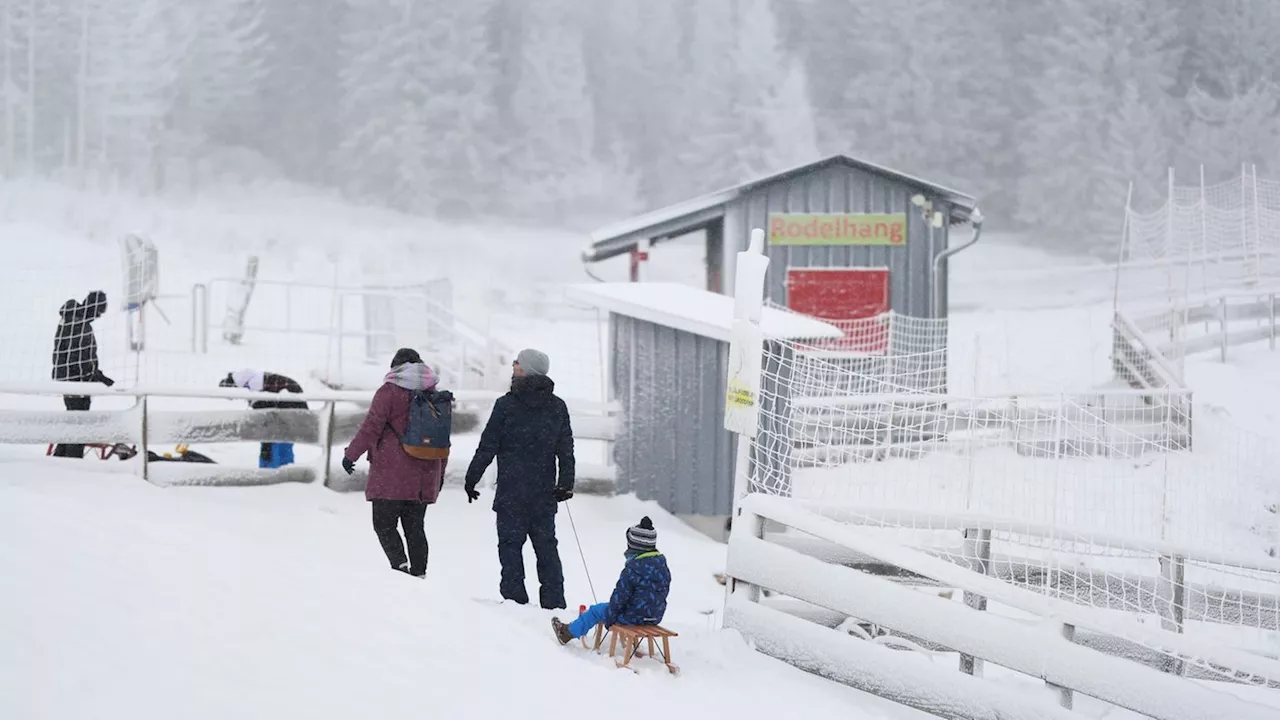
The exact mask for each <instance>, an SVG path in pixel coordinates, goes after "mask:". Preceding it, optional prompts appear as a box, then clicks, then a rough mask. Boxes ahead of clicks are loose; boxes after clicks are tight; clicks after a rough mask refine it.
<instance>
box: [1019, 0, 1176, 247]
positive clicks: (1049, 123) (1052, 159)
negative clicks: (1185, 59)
mask: <svg viewBox="0 0 1280 720" xmlns="http://www.w3.org/2000/svg"><path fill="white" fill-rule="evenodd" d="M1176 34H1177V14H1176V10H1175V9H1174V8H1172V7H1171V6H1170V5H1169V3H1168V2H1167V0H1070V1H1068V2H1062V3H1059V4H1057V5H1055V6H1054V8H1053V13H1052V16H1051V18H1050V22H1049V23H1048V24H1047V25H1046V26H1043V27H1042V28H1041V29H1040V32H1039V33H1037V34H1036V41H1037V42H1038V43H1039V46H1040V52H1041V53H1042V54H1043V56H1044V63H1045V67H1046V68H1047V72H1046V74H1045V76H1044V78H1043V79H1042V80H1041V82H1040V83H1039V85H1038V86H1037V87H1036V89H1035V93H1034V95H1035V99H1036V109H1035V111H1034V112H1033V113H1032V114H1031V116H1030V117H1028V118H1027V119H1026V122H1027V125H1028V127H1029V128H1030V131H1029V132H1028V134H1027V137H1026V140H1025V142H1024V144H1023V145H1022V148H1021V150H1022V155H1023V161H1024V164H1025V167H1026V172H1027V175H1028V177H1027V178H1026V179H1025V181H1024V182H1023V183H1022V184H1021V187H1020V189H1019V217H1020V219H1021V220H1023V221H1024V222H1026V223H1028V224H1030V225H1034V226H1035V227H1036V228H1037V229H1038V230H1039V231H1041V232H1043V233H1044V235H1045V236H1047V237H1054V238H1062V239H1065V240H1068V241H1080V242H1084V241H1086V240H1087V239H1088V238H1091V237H1096V238H1105V240H1104V241H1105V242H1106V243H1108V244H1109V243H1110V242H1111V240H1112V239H1113V236H1114V234H1115V228H1117V227H1118V226H1119V222H1120V220H1121V218H1120V216H1119V214H1118V210H1117V214H1115V215H1114V217H1112V216H1110V215H1109V214H1108V212H1107V209H1108V208H1119V207H1121V206H1123V203H1124V200H1123V197H1120V198H1119V199H1118V200H1117V199H1116V197H1115V193H1116V187H1115V186H1116V183H1115V182H1114V181H1107V180H1104V178H1106V177H1107V176H1108V175H1110V174H1114V173H1115V172H1117V171H1119V172H1123V171H1124V170H1125V169H1124V168H1120V169H1119V170H1117V169H1116V168H1117V164H1116V156H1117V154H1118V153H1120V151H1121V148H1118V147H1116V146H1115V145H1113V142H1116V141H1117V140H1124V141H1127V139H1128V138H1129V137H1131V136H1132V134H1133V131H1132V130H1130V129H1126V130H1125V131H1124V132H1117V133H1114V134H1113V133H1111V132H1110V130H1109V128H1110V126H1111V124H1112V123H1113V122H1118V121H1117V119H1118V118H1121V117H1122V116H1123V115H1124V113H1125V110H1126V108H1125V103H1124V102H1122V101H1123V100H1124V99H1125V98H1126V97H1129V98H1132V94H1130V93H1128V91H1126V90H1125V85H1124V84H1122V83H1131V84H1133V85H1134V86H1135V88H1136V92H1137V93H1138V98H1139V100H1138V102H1141V103H1146V104H1148V105H1149V106H1150V107H1151V108H1152V112H1153V114H1154V115H1155V116H1156V117H1157V118H1158V117H1159V116H1160V114H1161V113H1163V112H1164V110H1163V107H1164V106H1163V105H1162V104H1161V100H1162V99H1164V98H1167V96H1168V95H1167V91H1168V89H1169V88H1170V87H1171V86H1172V84H1173V82H1174V80H1175V79H1176V74H1177V68H1178V63H1179V54H1178V50H1177V48H1176V47H1173V46H1172V41H1173V39H1174V38H1175V37H1176ZM1132 117H1133V113H1129V119H1130V120H1131V119H1132ZM1118 124H1123V123H1118ZM1162 128H1163V125H1156V126H1154V127H1152V128H1151V129H1150V133H1151V134H1153V135H1154V136H1156V137H1157V138H1159V140H1160V143H1161V144H1162V146H1163V147H1165V148H1167V147H1168V145H1167V143H1168V140H1167V138H1165V137H1161V134H1162V132H1163V130H1162ZM1140 164H1141V165H1145V164H1146V163H1145V162H1144V163H1140ZM1138 169H1140V168H1138V167H1135V168H1133V170H1138ZM1082 219H1084V220H1086V221H1089V222H1087V223H1086V224H1085V226H1084V227H1082V224H1081V220H1082Z"/></svg>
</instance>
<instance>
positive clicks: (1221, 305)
mask: <svg viewBox="0 0 1280 720" xmlns="http://www.w3.org/2000/svg"><path fill="white" fill-rule="evenodd" d="M1218 327H1220V328H1222V342H1221V355H1222V362H1226V361H1227V340H1228V335H1227V297H1226V296H1225V295H1223V296H1222V297H1220V298H1218Z"/></svg>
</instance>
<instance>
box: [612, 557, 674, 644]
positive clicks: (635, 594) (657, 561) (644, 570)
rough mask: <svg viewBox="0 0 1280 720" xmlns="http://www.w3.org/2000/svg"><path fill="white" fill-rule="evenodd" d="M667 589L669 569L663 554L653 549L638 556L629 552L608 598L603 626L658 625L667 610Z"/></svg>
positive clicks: (668, 586)
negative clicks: (607, 609) (607, 608)
mask: <svg viewBox="0 0 1280 720" xmlns="http://www.w3.org/2000/svg"><path fill="white" fill-rule="evenodd" d="M670 590H671V570H670V569H668V568H667V559H666V558H665V557H663V556H662V553H660V552H658V551H656V550H655V551H652V552H646V553H640V554H639V555H632V554H631V553H628V558H627V564H626V565H625V566H624V567H623V568H622V574H621V575H620V576H618V584H617V586H615V587H614V588H613V596H612V597H610V598H609V611H608V612H607V613H605V616H604V626H605V627H612V626H614V625H657V624H658V623H660V622H662V616H663V614H664V613H666V611H667V592H668V591H670Z"/></svg>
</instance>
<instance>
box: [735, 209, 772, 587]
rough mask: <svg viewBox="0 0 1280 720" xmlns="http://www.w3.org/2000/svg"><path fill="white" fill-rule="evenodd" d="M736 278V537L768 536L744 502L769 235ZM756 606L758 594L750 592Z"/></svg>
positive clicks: (754, 234)
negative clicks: (745, 512) (745, 511)
mask: <svg viewBox="0 0 1280 720" xmlns="http://www.w3.org/2000/svg"><path fill="white" fill-rule="evenodd" d="M737 260H738V264H737V269H736V272H735V275H734V285H733V289H734V293H733V326H732V329H731V330H730V333H729V367H728V377H727V382H726V383H725V406H724V427H725V429H726V430H728V431H730V432H732V433H734V434H736V435H737V440H738V452H737V464H736V466H735V467H734V475H733V511H732V515H731V516H730V518H731V519H732V521H733V526H732V529H731V530H730V532H731V533H738V532H745V533H749V534H751V535H753V536H755V537H762V536H763V534H764V526H763V521H762V520H761V519H760V518H759V517H758V516H755V515H752V516H751V517H743V516H742V514H741V513H742V509H741V506H742V499H743V498H745V497H746V496H747V493H749V492H750V490H751V454H750V453H751V443H752V441H753V440H754V439H755V437H756V434H757V433H758V431H759V427H760V375H761V370H762V367H763V363H764V331H763V330H761V329H760V317H761V314H762V313H763V312H764V281H765V274H766V273H767V272H768V270H769V257H768V256H767V255H765V254H764V230H761V229H760V228H756V229H754V230H752V231H751V244H750V245H749V246H748V247H747V249H746V250H745V251H743V252H740V253H738V258H737ZM746 589H747V590H748V592H750V593H751V598H752V599H753V600H755V599H757V597H756V596H757V594H758V593H757V591H756V590H755V589H754V588H746ZM735 592H738V581H737V580H735V579H734V578H728V579H727V581H726V582H725V601H726V603H727V602H728V599H729V596H730V595H731V594H733V593H735Z"/></svg>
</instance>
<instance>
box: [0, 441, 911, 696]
mask: <svg viewBox="0 0 1280 720" xmlns="http://www.w3.org/2000/svg"><path fill="white" fill-rule="evenodd" d="M0 498H2V501H0V578H2V579H0V588H3V591H2V592H0V637H2V638H4V642H2V643H0V716H3V717H6V718H14V719H15V720H17V719H19V718H21V719H23V720H37V719H39V718H68V719H69V718H84V717H103V718H107V717H110V718H117V717H121V718H122V717H129V718H138V719H139V720H142V719H144V718H174V717H182V718H219V719H221V718H229V717H236V718H270V719H272V720H276V719H278V718H284V717H313V718H343V719H346V718H351V717H390V716H403V715H408V714H415V715H423V716H428V717H439V718H464V717H517V716H518V717H530V718H579V717H580V718H598V717H600V716H601V714H602V713H605V714H607V713H608V712H611V711H612V710H611V709H614V708H619V707H631V708H642V707H643V708H654V709H659V708H660V709H661V712H662V713H663V715H664V716H665V717H672V718H705V717H707V716H708V715H709V714H713V713H717V712H723V713H728V714H732V715H740V716H744V717H747V716H749V717H785V716H788V715H790V714H792V713H793V712H794V709H795V706H796V702H797V699H802V700H803V703H804V706H805V709H806V712H807V713H809V714H811V715H812V716H814V717H835V716H837V715H838V716H842V717H850V718H907V717H914V716H916V715H915V714H912V713H908V712H906V711H904V710H902V709H901V708H899V707H897V706H894V705H892V704H889V703H886V702H884V701H880V700H878V699H876V698H873V697H870V696H866V695H863V694H861V693H858V692H856V691H854V690H851V689H849V688H846V687H843V686H840V685H837V684H834V683H830V682H826V681H824V680H820V679H818V678H816V677H812V676H809V675H806V674H805V673H802V672H800V671H798V670H793V669H791V668H789V667H787V666H785V665H782V664H780V663H777V662H775V661H772V660H770V659H768V658H766V657H764V656H762V655H758V654H756V653H754V652H753V651H752V650H751V649H750V648H749V647H748V646H747V645H746V644H745V643H744V642H743V641H742V640H741V639H740V638H738V637H736V636H735V635H734V634H733V633H720V632H713V631H712V630H711V628H712V627H713V626H714V624H715V623H716V618H714V617H712V616H711V615H710V614H708V613H712V612H718V611H719V609H720V606H721V604H722V601H723V592H724V590H723V588H722V587H721V586H720V585H718V584H717V583H716V582H715V580H714V578H713V577H712V575H713V573H715V572H719V571H720V570H722V569H723V567H724V547H723V546H722V545H719V544H717V543H714V542H712V541H710V540H708V539H706V538H705V537H703V536H702V535H700V534H698V533H697V532H695V531H693V530H691V529H689V528H687V527H685V526H684V525H683V524H682V523H680V522H679V521H677V520H674V519H673V518H671V517H669V516H667V515H665V514H664V513H663V512H662V511H661V510H660V509H659V508H657V507H656V506H654V505H652V504H648V503H641V502H638V501H635V500H632V499H627V498H619V499H613V500H602V499H596V498H589V497H584V498H580V499H575V500H574V501H573V503H572V506H571V507H572V510H573V511H574V518H573V519H574V521H575V523H576V527H577V530H578V532H579V533H580V536H579V537H580V538H581V541H582V548H583V552H584V553H585V556H586V561H587V566H588V567H590V568H591V572H592V580H593V582H594V585H595V590H596V593H598V594H599V595H600V596H604V594H606V593H608V592H609V591H610V589H611V588H612V583H613V581H614V580H615V579H616V577H617V572H618V570H619V569H620V568H621V562H622V551H623V550H624V549H625V541H624V539H623V533H624V531H625V529H626V528H627V527H628V526H629V525H632V524H634V523H636V522H637V521H639V519H640V517H641V516H643V515H645V514H648V515H650V516H652V517H653V518H654V521H655V524H656V527H657V528H658V532H659V547H660V548H661V549H662V550H663V551H664V552H665V553H666V555H667V557H668V558H669V561H670V563H671V567H672V573H673V576H674V583H673V588H672V594H671V610H670V612H669V613H668V615H667V619H666V622H667V624H668V625H670V626H671V627H674V628H677V629H678V631H679V632H680V635H681V636H680V638H678V639H677V640H675V641H674V645H673V648H672V651H673V654H674V655H675V660H676V662H677V664H678V665H679V666H680V668H681V670H682V674H681V675H680V676H679V677H671V676H670V675H668V673H667V671H666V670H665V668H662V667H661V666H659V665H656V663H652V662H649V663H646V662H644V661H637V663H638V664H637V668H638V670H639V673H638V676H637V675H633V674H631V673H627V672H625V671H618V670H616V669H614V668H613V667H612V661H610V660H608V659H606V658H602V657H598V656H593V655H590V654H588V653H587V652H586V651H584V650H582V649H581V648H580V647H572V646H571V647H569V648H562V647H560V646H559V645H558V644H557V643H556V642H555V640H554V638H553V637H552V634H551V629H550V618H551V616H552V615H553V613H551V612H548V611H543V610H541V609H538V608H535V607H527V606H526V607H519V606H511V605H498V604H496V602H495V601H496V599H497V581H498V577H497V557H496V538H495V534H494V527H493V514H492V512H490V510H489V509H488V506H487V505H485V504H483V503H481V504H468V503H467V502H466V498H465V496H464V495H463V494H462V493H461V492H460V491H456V490H454V489H447V490H446V492H445V494H444V496H443V498H442V500H441V502H440V503H439V504H438V505H436V506H434V507H432V508H431V510H430V511H429V512H428V514H427V527H428V533H429V538H430V541H431V560H430V569H429V574H428V576H427V578H426V580H425V581H422V580H418V579H415V578H410V577H408V576H405V575H401V574H399V573H394V572H392V571H391V570H390V569H388V568H387V567H386V561H385V560H384V559H383V557H382V553H381V550H380V548H379V547H378V544H377V541H376V540H375V538H374V536H373V532H372V530H371V528H370V527H369V516H368V512H369V511H368V505H367V503H366V502H365V501H364V498H363V497H361V496H359V495H341V494H337V493H332V492H329V491H327V490H324V489H321V488H318V487H302V486H280V487H271V488H252V489H234V488H217V489H195V488H184V489H167V490H165V489H158V488H155V487H152V486H149V485H147V484H145V483H142V482H140V481H139V480H137V479H136V478H134V477H131V476H128V475H119V474H102V473H99V472H94V473H90V472H83V471H80V470H79V469H78V468H76V467H75V466H74V465H72V464H71V463H58V462H56V461H48V462H41V463H12V464H6V465H5V466H4V467H3V470H0ZM485 499H487V498H485ZM558 525H559V528H558V533H559V537H560V549H561V557H562V558H563V560H564V567H565V574H566V582H567V586H566V590H567V596H568V598H569V601H570V603H571V604H573V605H574V606H575V607H576V606H577V604H580V603H590V602H591V601H592V593H591V589H590V585H589V584H588V582H587V578H586V575H585V572H584V570H583V564H582V560H581V559H580V558H579V556H578V553H577V549H576V543H575V542H574V534H573V531H572V526H571V525H570V523H569V521H568V516H567V515H566V514H565V513H564V512H562V513H561V514H560V515H559V517H558ZM526 555H527V556H528V557H527V560H526V563H527V568H528V572H529V574H530V581H529V585H530V588H531V589H536V583H535V581H534V580H533V576H534V575H535V573H534V561H533V556H532V552H531V551H529V550H528V549H526ZM535 596H536V595H535ZM559 614H560V615H561V616H562V617H563V616H564V615H565V613H563V612H561V613H559Z"/></svg>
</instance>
